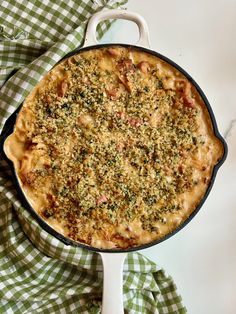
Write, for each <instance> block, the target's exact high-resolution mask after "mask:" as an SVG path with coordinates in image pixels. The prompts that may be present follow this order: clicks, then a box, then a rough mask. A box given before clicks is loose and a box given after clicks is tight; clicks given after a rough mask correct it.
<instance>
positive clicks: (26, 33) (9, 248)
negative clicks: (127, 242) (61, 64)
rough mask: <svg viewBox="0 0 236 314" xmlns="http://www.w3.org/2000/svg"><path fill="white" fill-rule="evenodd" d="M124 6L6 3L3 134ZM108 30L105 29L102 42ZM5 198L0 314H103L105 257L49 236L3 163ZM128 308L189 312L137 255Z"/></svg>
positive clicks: (0, 99) (1, 63)
mask: <svg viewBox="0 0 236 314" xmlns="http://www.w3.org/2000/svg"><path fill="white" fill-rule="evenodd" d="M126 1H127V0H125V1H111V0H101V1H98V0H97V1H95V0H94V1H92V0H90V1H89V0H83V1H80V0H65V1H52V0H44V1H39V0H34V1H33V0H30V1H27V0H18V1H15V0H8V1H5V0H2V1H1V5H0V25H1V28H0V132H1V130H2V128H3V126H4V123H5V121H6V119H7V118H8V117H9V116H10V115H11V114H12V113H13V112H14V111H15V110H16V108H17V107H18V106H19V105H20V104H21V103H22V101H23V100H24V98H25V97H26V96H27V95H28V94H29V92H30V91H31V89H32V88H33V87H34V86H35V84H36V83H37V82H38V81H39V80H40V79H41V78H42V77H43V75H44V74H45V73H46V72H47V71H49V70H50V69H51V68H52V67H53V66H54V64H55V63H56V62H58V61H59V60H60V59H61V58H62V57H63V56H64V55H65V54H66V53H68V52H70V51H72V50H73V49H75V48H77V47H79V46H80V45H81V44H82V41H83V37H84V31H85V27H86V22H87V20H88V19H89V17H90V16H91V15H92V14H93V13H95V12H97V11H99V10H102V9H104V8H106V9H109V8H118V7H121V6H122V5H123V4H124V3H125V2H126ZM109 27H110V24H109V23H108V22H106V23H102V24H101V25H100V26H99V28H98V35H99V37H101V36H102V35H103V34H104V32H105V31H106V30H107V29H108V28H109ZM0 193H1V196H0V313H14V314H18V313H19V314H23V313H27V314H30V313H45V314H46V313H50V314H53V313H81V314H82V313H100V308H101V294H102V277H103V274H102V262H101V259H100V256H99V254H97V253H92V252H90V251H87V250H86V249H81V248H76V247H72V246H67V245H65V244H64V243H62V242H61V241H59V240H58V239H56V238H54V237H53V236H51V235H50V234H48V233H47V232H46V231H45V230H43V229H42V228H41V227H40V226H39V224H38V223H37V222H36V221H35V220H34V218H33V217H32V216H31V214H30V213H29V212H28V211H27V210H25V209H24V208H23V207H22V205H21V203H20V201H19V200H18V195H17V192H16V191H15V188H14V185H13V184H12V177H11V173H10V170H9V167H8V165H7V164H6V162H5V161H4V160H3V159H0ZM124 307H125V309H126V313H150V314H153V313H161V314H162V313H163V314H164V313H176V314H180V313H186V309H185V308H184V307H183V306H182V304H181V297H180V296H179V295H178V294H177V291H176V286H175V284H174V282H173V280H172V278H171V277H169V276H167V275H166V274H165V272H164V270H163V269H160V268H159V267H158V266H157V265H156V264H154V263H153V262H151V261H150V260H148V259H147V258H145V257H143V256H142V255H141V254H139V253H130V254H128V257H127V259H126V261H125V265H124ZM111 314H112V313H111Z"/></svg>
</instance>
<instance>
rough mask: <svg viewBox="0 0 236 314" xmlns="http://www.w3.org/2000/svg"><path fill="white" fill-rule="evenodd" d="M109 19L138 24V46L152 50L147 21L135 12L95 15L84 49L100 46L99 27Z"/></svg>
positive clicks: (88, 30) (117, 11) (90, 24)
mask: <svg viewBox="0 0 236 314" xmlns="http://www.w3.org/2000/svg"><path fill="white" fill-rule="evenodd" d="M109 19H123V20H129V21H133V22H134V23H136V24H137V26H138V28H139V40H138V42H137V43H136V45H137V46H141V47H146V48H150V42H149V32H148V27H147V23H146V21H145V20H144V18H143V17H142V16H141V15H139V14H137V13H135V12H129V11H125V10H104V11H100V12H98V13H95V14H94V15H93V16H92V17H91V18H90V20H89V22H88V26H87V30H86V34H85V40H84V47H87V46H93V45H97V44H98V41H97V38H96V29H97V26H98V24H99V22H101V21H104V20H109Z"/></svg>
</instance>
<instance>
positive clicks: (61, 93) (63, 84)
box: [57, 81, 68, 97]
mask: <svg viewBox="0 0 236 314" xmlns="http://www.w3.org/2000/svg"><path fill="white" fill-rule="evenodd" d="M67 88H68V84H67V82H65V81H61V82H60V83H59V84H58V86H57V93H58V96H60V97H63V96H64V95H65V93H66V90H67Z"/></svg>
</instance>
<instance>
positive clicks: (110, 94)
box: [106, 88, 117, 99]
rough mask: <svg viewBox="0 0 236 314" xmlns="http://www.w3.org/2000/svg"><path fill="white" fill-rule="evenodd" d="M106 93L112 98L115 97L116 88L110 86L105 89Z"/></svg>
mask: <svg viewBox="0 0 236 314" xmlns="http://www.w3.org/2000/svg"><path fill="white" fill-rule="evenodd" d="M106 93H107V95H108V96H110V97H111V98H112V99H116V98H117V89H116V88H112V89H109V90H106Z"/></svg>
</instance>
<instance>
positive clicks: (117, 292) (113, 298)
mask: <svg viewBox="0 0 236 314" xmlns="http://www.w3.org/2000/svg"><path fill="white" fill-rule="evenodd" d="M111 18H113V19H117V18H120V19H126V20H131V21H133V22H135V23H136V24H137V25H138V27H139V32H140V38H139V41H138V43H137V44H136V45H135V46H134V45H126V44H102V45H101V44H98V42H97V39H96V28H97V25H98V23H99V22H100V21H102V20H107V19H111ZM111 45H112V46H115V45H118V46H123V47H131V48H132V49H136V50H140V51H145V52H147V53H149V54H152V55H154V56H157V57H159V58H160V59H162V60H164V61H166V62H167V63H169V64H170V65H172V66H173V67H175V68H176V69H177V70H178V71H180V72H181V73H182V74H183V75H184V76H185V77H186V78H187V79H188V80H189V81H190V82H191V83H192V84H193V85H194V86H195V88H196V89H197V91H198V93H199V94H200V96H201V97H202V99H203V101H204V103H205V106H206V108H207V110H208V112H209V115H210V118H211V122H212V125H213V130H214V134H215V136H216V137H217V138H218V139H219V140H220V141H221V143H222V145H223V148H224V152H223V155H222V157H221V159H220V161H219V162H218V163H217V165H215V167H214V169H213V173H212V176H211V179H210V182H209V185H208V188H207V191H206V193H205V195H204V197H203V198H202V200H201V201H200V203H199V204H198V206H197V208H196V209H195V210H194V211H193V212H192V214H191V215H190V216H189V218H188V219H187V220H185V221H184V222H183V223H182V224H181V225H180V226H179V227H178V228H177V229H175V230H174V231H172V232H170V233H169V234H167V235H166V236H165V237H163V238H162V239H159V240H156V241H153V242H151V243H147V244H144V245H140V246H138V247H131V248H128V249H122V250H117V249H98V248H95V247H92V246H89V245H85V244H82V243H78V242H75V241H73V240H71V239H70V238H67V237H65V236H63V235H62V234H60V233H58V232H57V231H56V230H54V229H53V228H52V227H50V226H49V225H48V224H47V223H46V222H45V221H44V220H43V219H42V218H41V217H40V216H39V215H38V214H37V213H36V211H35V210H34V209H33V208H32V207H31V206H30V204H29V202H28V201H27V198H26V196H25V194H24V192H23V190H22V188H21V186H20V183H19V179H18V176H17V174H16V171H15V168H14V165H13V163H12V161H10V160H9V159H8V158H7V156H6V154H5V152H4V142H5V139H6V138H7V137H8V135H10V134H11V133H12V132H13V129H14V125H15V121H16V117H17V114H18V112H19V111H20V109H21V106H20V108H18V109H17V110H16V111H15V112H14V113H13V114H12V115H11V116H10V117H9V118H8V120H7V121H6V124H5V126H4V129H3V131H2V134H1V136H0V151H1V153H2V154H3V156H4V158H5V160H6V161H7V162H8V164H9V166H10V168H11V170H12V173H13V179H14V183H15V186H16V188H17V190H18V193H19V196H20V197H21V201H22V203H23V205H24V206H25V208H27V210H29V212H30V213H31V214H32V216H33V217H34V218H35V219H36V220H37V221H38V223H39V224H40V225H41V227H42V228H43V229H44V230H46V231H47V232H49V233H50V234H51V235H53V236H54V237H56V238H58V239H59V240H61V241H62V242H64V243H65V244H67V245H72V246H77V247H80V248H85V249H88V250H91V251H95V252H99V253H100V254H101V256H102V261H103V267H104V284H103V307H102V313H103V314H111V313H112V314H120V313H123V300H122V272H123V263H124V259H125V257H126V253H127V252H130V251H136V250H141V249H145V248H148V247H150V246H153V245H155V244H158V243H160V242H162V241H164V240H167V239H168V238H170V237H171V236H173V235H174V234H175V233H177V232H178V231H180V230H181V229H182V228H183V227H185V226H186V225H187V224H188V223H189V222H190V220H192V219H193V217H194V216H195V215H196V214H197V212H198V211H199V210H200V208H201V207H202V205H203V203H204V202H205V200H206V198H207V196H208V194H209V193H210V191H211V188H212V186H213V183H214V181H215V177H216V173H217V171H218V169H219V168H220V166H221V165H222V164H223V162H224V161H225V159H226V156H227V145H226V142H225V140H224V139H223V137H222V136H221V135H220V133H219V131H218V128H217V124H216V120H215V117H214V114H213V111H212V109H211V106H210V104H209V102H208V100H207V98H206V96H205V95H204V93H203V91H202V90H201V88H200V87H199V86H198V84H197V83H196V82H195V81H194V80H193V79H192V77H191V76H190V75H189V74H188V73H187V72H185V71H184V70H183V69H182V68H181V67H180V66H178V65H177V64H176V63H174V62H173V61H172V60H170V59H168V58H167V57H165V56H163V55H161V54H159V53H157V52H155V51H152V50H150V49H149V47H150V45H149V35H148V28H147V24H146V22H145V20H144V19H143V18H142V17H141V16H140V15H138V14H136V13H133V12H127V11H121V10H109V11H103V12H99V13H97V14H95V15H93V17H92V18H91V19H90V21H89V24H88V27H87V32H86V38H85V42H84V46H83V47H82V48H79V49H76V50H75V51H73V52H71V53H69V54H67V55H66V56H65V57H64V58H67V57H70V56H72V55H74V54H76V53H79V52H82V51H86V50H92V49H97V48H102V47H109V46H111ZM64 58H63V59H64ZM113 253H116V254H113Z"/></svg>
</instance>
